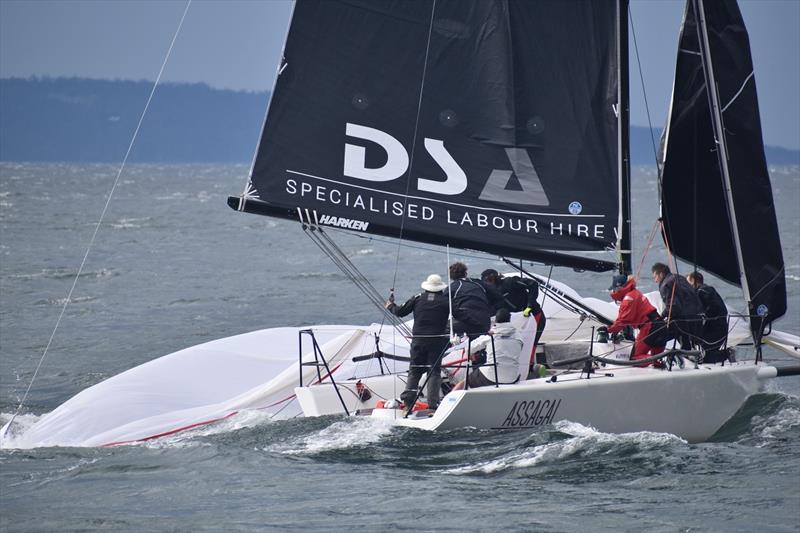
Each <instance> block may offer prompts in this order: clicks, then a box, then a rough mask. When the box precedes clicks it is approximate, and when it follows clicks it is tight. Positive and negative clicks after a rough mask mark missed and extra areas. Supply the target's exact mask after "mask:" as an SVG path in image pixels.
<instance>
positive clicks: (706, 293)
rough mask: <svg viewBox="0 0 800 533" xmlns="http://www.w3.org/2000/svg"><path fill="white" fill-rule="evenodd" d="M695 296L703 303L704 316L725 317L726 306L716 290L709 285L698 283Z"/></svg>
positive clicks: (726, 312) (726, 314)
mask: <svg viewBox="0 0 800 533" xmlns="http://www.w3.org/2000/svg"><path fill="white" fill-rule="evenodd" d="M697 297H698V298H699V299H700V303H701V304H702V305H703V313H704V314H705V315H706V318H718V317H723V318H725V317H727V316H728V308H727V307H725V302H724V301H723V300H722V296H720V295H719V293H718V292H717V290H716V289H715V288H714V287H711V286H710V285H700V286H699V287H697Z"/></svg>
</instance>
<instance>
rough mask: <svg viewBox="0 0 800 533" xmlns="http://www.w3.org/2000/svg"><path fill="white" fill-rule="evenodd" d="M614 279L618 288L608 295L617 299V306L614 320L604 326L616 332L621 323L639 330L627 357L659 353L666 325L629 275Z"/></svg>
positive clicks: (661, 350) (622, 326)
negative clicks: (617, 310) (631, 351)
mask: <svg viewBox="0 0 800 533" xmlns="http://www.w3.org/2000/svg"><path fill="white" fill-rule="evenodd" d="M614 281H615V286H616V287H618V288H616V290H614V291H613V292H612V293H611V298H612V299H613V300H614V301H616V302H620V305H619V312H618V313H617V319H616V320H615V321H614V323H613V324H611V325H610V326H608V332H609V333H617V332H619V331H621V330H622V328H624V327H625V326H632V327H634V328H636V329H638V330H639V333H638V334H637V335H636V340H635V342H634V345H633V354H632V355H631V360H634V361H635V360H638V359H646V358H648V357H650V356H653V355H657V354H660V353H661V352H663V351H664V346H665V342H663V341H662V339H664V337H665V335H664V333H665V332H666V325H665V324H664V322H663V320H661V317H660V315H659V314H658V311H656V308H655V307H653V305H652V304H651V303H650V301H649V300H648V299H647V297H646V296H645V295H644V294H642V293H641V292H639V290H638V289H637V288H636V279H635V278H634V277H633V276H628V280H627V282H626V281H625V278H624V276H616V277H615V280H614ZM620 285H621V286H620ZM645 366H646V365H645Z"/></svg>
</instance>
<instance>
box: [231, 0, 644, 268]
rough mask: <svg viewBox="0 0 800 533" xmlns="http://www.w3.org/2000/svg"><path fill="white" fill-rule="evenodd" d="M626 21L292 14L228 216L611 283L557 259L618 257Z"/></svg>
mask: <svg viewBox="0 0 800 533" xmlns="http://www.w3.org/2000/svg"><path fill="white" fill-rule="evenodd" d="M626 6H627V2H626V1H624V0H623V1H621V2H617V1H614V0H604V1H593V2H587V1H584V0H563V1H536V2H513V1H509V0H420V1H415V2H408V1H402V0H342V1H339V2H330V1H325V0H298V1H297V2H296V4H295V8H294V14H293V17H292V22H291V26H290V31H289V34H288V37H287V42H286V46H285V49H284V64H283V65H282V67H281V73H280V75H279V77H278V81H277V83H276V86H275V90H274V93H273V95H272V101H271V103H270V109H269V113H268V116H267V119H266V121H265V124H264V129H263V132H262V137H261V141H260V144H259V147H258V151H257V155H256V159H255V163H254V165H253V170H252V173H251V176H250V185H249V187H248V191H247V193H246V194H244V195H243V196H242V197H231V198H229V200H228V203H229V205H231V207H233V208H235V209H239V210H242V211H247V212H254V213H260V214H266V215H271V216H278V217H284V218H292V219H301V220H305V221H308V222H312V223H317V224H320V225H323V226H326V225H327V226H337V227H341V228H347V229H350V230H355V231H364V232H367V233H372V234H380V235H386V236H390V237H401V238H403V239H409V240H415V241H420V242H426V243H432V244H439V245H444V244H449V245H451V246H454V247H458V248H466V249H473V250H480V251H485V252H489V253H493V254H496V255H502V256H508V257H516V258H520V259H529V260H536V261H544V262H547V263H550V264H556V265H565V266H572V267H574V268H581V269H586V270H596V271H604V270H611V269H613V268H615V267H616V265H615V264H614V263H612V262H608V261H602V260H599V259H594V258H586V257H580V256H575V255H572V254H565V253H562V252H564V251H569V252H589V251H602V250H607V249H613V248H618V247H620V243H622V242H625V244H626V245H627V241H625V240H624V239H621V238H620V234H623V235H627V234H628V231H627V228H619V227H618V226H619V225H620V221H622V223H623V224H626V223H627V218H628V216H627V213H625V211H626V207H627V200H626V199H623V200H620V197H621V194H620V189H621V187H620V185H619V183H620V180H621V179H623V178H622V176H627V155H626V154H627V138H626V134H625V131H626V130H624V131H622V132H621V129H622V128H623V126H622V125H624V124H625V123H626V120H627V116H623V118H620V114H621V113H627V92H626V91H627V86H624V87H623V89H624V91H622V90H621V86H620V78H621V77H626V76H627V72H622V73H621V71H622V68H620V61H621V59H620V58H625V62H626V63H625V65H627V41H626V40H625V39H627V35H625V36H624V38H623V39H619V36H620V32H621V28H622V29H624V30H625V31H626V32H627V25H626V24H624V22H625V21H626V17H627V8H626ZM621 21H622V22H621ZM620 43H622V45H623V46H624V47H625V49H624V50H620V46H621V44H620ZM620 100H623V102H622V105H620ZM622 144H624V145H625V146H622Z"/></svg>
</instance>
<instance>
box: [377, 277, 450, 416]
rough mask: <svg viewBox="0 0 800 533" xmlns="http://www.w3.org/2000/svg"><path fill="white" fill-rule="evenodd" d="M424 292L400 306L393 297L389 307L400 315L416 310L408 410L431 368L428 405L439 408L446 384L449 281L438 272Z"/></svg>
mask: <svg viewBox="0 0 800 533" xmlns="http://www.w3.org/2000/svg"><path fill="white" fill-rule="evenodd" d="M421 287H422V288H423V289H424V292H422V293H421V294H417V295H416V296H413V297H411V298H410V299H409V300H408V301H407V302H406V303H404V304H403V305H401V306H398V305H397V304H396V303H395V302H394V300H393V299H390V300H389V301H388V302H386V309H388V310H389V311H390V312H392V313H393V314H395V315H397V316H406V315H408V314H409V313H411V312H412V311H413V313H414V327H413V328H412V330H411V333H412V335H413V339H412V340H411V363H410V365H409V369H408V381H407V382H406V389H405V390H404V391H403V393H402V394H401V395H400V399H401V400H402V401H403V404H404V405H405V406H406V408H407V409H408V410H410V409H411V407H412V403H413V402H414V398H416V396H417V389H418V387H419V380H420V378H421V377H422V376H423V375H424V374H425V373H426V372H428V369H431V372H430V375H429V376H428V382H427V387H426V398H427V400H428V406H429V407H430V408H431V409H436V407H437V406H438V405H439V396H440V392H441V386H442V376H441V368H442V367H441V355H442V353H444V351H445V349H446V348H447V345H448V343H449V335H448V333H447V318H448V316H449V315H450V303H449V301H448V298H447V295H445V294H444V292H443V291H444V289H446V288H447V284H446V283H445V282H444V281H442V278H441V277H440V276H439V275H438V274H431V275H430V276H428V279H426V280H425V281H423V282H422V284H421Z"/></svg>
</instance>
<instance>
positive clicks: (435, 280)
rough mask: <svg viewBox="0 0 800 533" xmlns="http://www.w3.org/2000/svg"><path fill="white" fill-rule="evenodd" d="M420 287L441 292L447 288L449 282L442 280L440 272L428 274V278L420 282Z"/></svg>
mask: <svg viewBox="0 0 800 533" xmlns="http://www.w3.org/2000/svg"><path fill="white" fill-rule="evenodd" d="M420 287H422V288H423V289H425V290H426V291H430V292H439V291H443V290H445V289H446V288H447V284H446V283H445V282H444V281H442V277H441V276H440V275H439V274H431V275H430V276H428V279H426V280H425V281H423V282H422V283H421V284H420Z"/></svg>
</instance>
